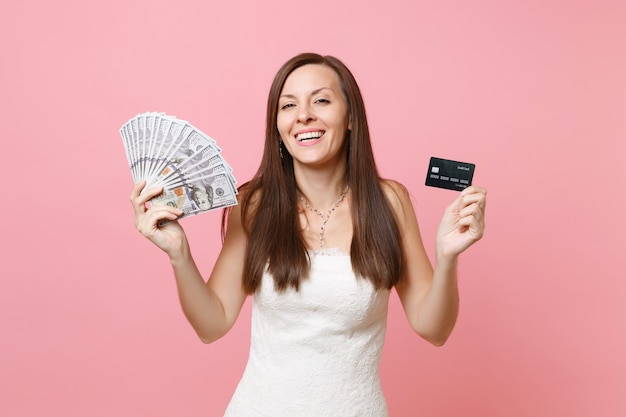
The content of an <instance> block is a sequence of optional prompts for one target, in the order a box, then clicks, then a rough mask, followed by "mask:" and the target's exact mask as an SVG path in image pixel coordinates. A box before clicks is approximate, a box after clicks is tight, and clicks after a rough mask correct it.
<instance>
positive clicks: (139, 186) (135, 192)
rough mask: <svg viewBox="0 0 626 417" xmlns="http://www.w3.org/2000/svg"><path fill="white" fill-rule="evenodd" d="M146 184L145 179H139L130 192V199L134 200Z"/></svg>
mask: <svg viewBox="0 0 626 417" xmlns="http://www.w3.org/2000/svg"><path fill="white" fill-rule="evenodd" d="M145 186H146V180H141V181H139V182H138V183H137V184H135V186H134V187H133V191H132V192H131V193H130V197H129V198H130V201H131V202H132V201H133V200H135V199H136V198H137V197H138V196H139V194H141V190H143V187H145Z"/></svg>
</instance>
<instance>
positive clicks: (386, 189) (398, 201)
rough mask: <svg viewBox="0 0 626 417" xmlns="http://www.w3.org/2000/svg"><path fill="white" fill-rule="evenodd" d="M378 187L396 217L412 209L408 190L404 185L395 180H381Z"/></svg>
mask: <svg viewBox="0 0 626 417" xmlns="http://www.w3.org/2000/svg"><path fill="white" fill-rule="evenodd" d="M380 186H381V188H382V190H383V193H384V194H385V197H386V198H387V201H389V204H390V205H391V208H392V209H393V211H394V212H395V214H396V216H401V215H404V214H405V211H406V210H407V209H409V208H412V204H411V196H410V194H409V190H407V188H406V187H405V186H404V185H402V184H401V183H399V182H398V181H395V180H391V179H381V180H380Z"/></svg>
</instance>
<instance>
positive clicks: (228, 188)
mask: <svg viewBox="0 0 626 417" xmlns="http://www.w3.org/2000/svg"><path fill="white" fill-rule="evenodd" d="M119 133H120V136H121V138H122V143H123V145H124V150H125V153H126V159H127V161H128V165H129V167H130V171H131V175H132V178H133V181H134V182H135V183H137V182H139V181H142V180H145V181H146V187H145V188H144V192H145V191H146V190H147V189H148V188H151V187H163V192H162V193H161V194H160V195H158V196H157V197H155V198H153V199H152V200H151V201H150V203H151V204H153V205H168V206H172V207H177V208H179V209H181V210H183V213H184V214H183V215H182V216H181V217H188V216H192V215H196V214H199V213H203V212H207V211H211V210H215V209H220V208H225V207H229V206H233V205H236V204H237V192H238V191H237V187H236V183H237V181H236V179H235V177H234V175H233V170H232V167H231V166H230V164H228V162H226V160H225V159H224V157H223V156H222V150H221V148H220V147H219V146H218V145H217V142H216V141H215V139H213V138H212V137H210V136H209V135H207V134H206V133H204V132H202V131H201V130H199V129H197V128H196V127H194V126H192V125H191V124H190V123H189V122H187V121H185V120H181V119H178V118H176V117H175V116H171V115H167V114H165V113H161V112H146V113H140V114H137V115H136V116H135V117H133V118H131V119H130V120H128V121H127V122H126V123H125V124H124V125H122V127H121V128H120V129H119Z"/></svg>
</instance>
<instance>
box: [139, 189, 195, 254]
mask: <svg viewBox="0 0 626 417" xmlns="http://www.w3.org/2000/svg"><path fill="white" fill-rule="evenodd" d="M145 186H146V182H145V180H143V181H140V182H138V183H137V184H136V185H135V187H134V188H133V192H132V193H131V194H130V202H131V204H132V205H133V209H134V211H135V227H136V228H137V230H139V232H140V233H141V234H142V235H144V236H145V237H147V238H148V239H149V240H150V241H152V243H154V244H155V245H156V246H158V247H159V248H160V249H161V250H163V251H164V252H165V253H167V254H168V255H169V256H170V258H172V257H173V256H175V255H177V254H180V252H181V251H183V250H184V249H185V248H186V247H187V238H186V236H185V231H184V230H183V228H182V227H181V226H180V224H179V223H178V222H177V221H176V219H177V218H178V217H179V216H181V215H182V214H183V211H182V210H181V209H179V208H176V207H171V206H166V205H163V206H155V205H152V206H150V207H149V208H148V207H147V203H148V201H150V199H152V198H154V197H156V196H157V195H159V194H161V192H163V188H162V187H154V188H150V189H148V190H146V192H145V193H143V194H141V192H142V190H143V189H144V187H145ZM162 220H169V221H168V222H167V223H166V224H163V225H159V222H161V221H162Z"/></svg>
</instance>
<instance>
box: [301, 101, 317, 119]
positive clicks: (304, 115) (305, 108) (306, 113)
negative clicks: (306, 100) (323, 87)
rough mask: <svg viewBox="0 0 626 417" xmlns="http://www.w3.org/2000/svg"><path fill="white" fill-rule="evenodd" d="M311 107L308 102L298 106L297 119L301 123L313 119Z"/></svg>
mask: <svg viewBox="0 0 626 417" xmlns="http://www.w3.org/2000/svg"><path fill="white" fill-rule="evenodd" d="M314 118H315V116H314V114H313V109H312V108H311V106H310V105H308V104H302V105H300V107H299V108H298V121H299V122H301V123H307V122H310V121H311V120H314Z"/></svg>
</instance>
